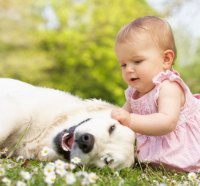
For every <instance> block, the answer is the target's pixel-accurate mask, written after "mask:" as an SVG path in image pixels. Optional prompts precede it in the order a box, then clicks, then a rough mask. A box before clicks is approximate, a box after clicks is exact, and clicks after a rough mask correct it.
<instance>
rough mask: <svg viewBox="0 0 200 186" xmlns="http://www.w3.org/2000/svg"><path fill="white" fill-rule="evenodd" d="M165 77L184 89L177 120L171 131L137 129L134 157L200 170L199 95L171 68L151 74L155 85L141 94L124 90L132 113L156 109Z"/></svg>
mask: <svg viewBox="0 0 200 186" xmlns="http://www.w3.org/2000/svg"><path fill="white" fill-rule="evenodd" d="M164 80H169V81H175V82H176V83H178V84H179V85H180V86H181V87H182V89H183V91H184V93H185V98H186V101H185V104H184V106H183V107H182V108H181V112H180V117H179V121H178V123H177V126H176V128H175V130H174V131H172V132H170V133H168V134H166V135H163V136H146V135H142V134H139V133H137V134H136V137H137V158H138V161H140V162H149V163H151V164H153V165H160V164H162V165H163V166H164V167H166V168H170V169H175V170H178V171H186V172H200V99H198V98H199V95H195V96H194V95H193V94H192V93H191V92H190V90H189V88H188V86H187V85H186V84H185V83H184V82H183V80H182V79H181V78H180V76H179V75H178V74H177V73H175V72H173V71H166V72H161V73H159V74H158V75H157V76H156V77H154V78H153V83H154V84H155V87H154V88H153V89H152V90H151V91H150V92H148V93H147V94H145V95H144V96H142V97H140V98H138V99H134V97H133V95H134V93H135V89H133V88H131V87H129V88H128V89H127V90H126V91H125V96H126V99H127V101H128V102H129V103H130V105H131V109H132V113H136V114H141V115H148V114H152V113H156V112H158V106H157V100H158V96H159V90H160V85H161V83H162V82H163V81H164Z"/></svg>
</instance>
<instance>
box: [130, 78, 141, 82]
mask: <svg viewBox="0 0 200 186" xmlns="http://www.w3.org/2000/svg"><path fill="white" fill-rule="evenodd" d="M138 79H139V78H131V79H130V81H136V80H138Z"/></svg>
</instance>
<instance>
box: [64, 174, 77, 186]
mask: <svg viewBox="0 0 200 186" xmlns="http://www.w3.org/2000/svg"><path fill="white" fill-rule="evenodd" d="M65 181H66V183H67V184H69V185H72V184H74V183H75V182H76V177H75V175H74V174H73V173H70V172H68V173H67V174H66V176H65Z"/></svg>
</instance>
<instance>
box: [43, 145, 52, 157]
mask: <svg viewBox="0 0 200 186" xmlns="http://www.w3.org/2000/svg"><path fill="white" fill-rule="evenodd" d="M51 151H52V149H50V148H49V147H47V146H44V147H43V149H42V151H41V156H43V157H46V156H48V155H49V153H50V152H51Z"/></svg>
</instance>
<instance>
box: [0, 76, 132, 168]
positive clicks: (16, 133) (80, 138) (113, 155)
mask: <svg viewBox="0 0 200 186" xmlns="http://www.w3.org/2000/svg"><path fill="white" fill-rule="evenodd" d="M114 107H115V106H114V105H113V104H110V103H107V102H106V101H102V100H98V99H85V100H84V99H81V98H79V97H77V96H74V95H71V94H70V93H67V92H64V91H60V90H56V89H51V88H46V87H37V86H33V85H31V84H28V83H25V82H22V81H19V80H15V79H9V78H0V149H1V150H2V149H5V148H7V149H8V153H7V154H9V155H10V156H11V157H17V156H23V157H24V158H25V159H38V160H41V161H44V160H47V159H48V160H49V161H54V160H56V159H61V160H66V161H70V160H72V159H74V158H75V157H77V158H79V159H80V160H81V164H83V165H86V166H95V167H100V168H103V167H105V166H108V167H110V168H116V169H122V168H125V167H131V166H132V165H133V164H134V141H135V134H134V132H133V131H132V130H130V129H129V128H128V127H126V126H123V125H121V124H120V123H119V122H118V121H116V120H114V119H112V118H111V110H112V109H113V108H114ZM44 147H48V148H49V149H51V151H50V152H49V154H48V156H44V155H42V153H41V152H42V149H43V148H44Z"/></svg>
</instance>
